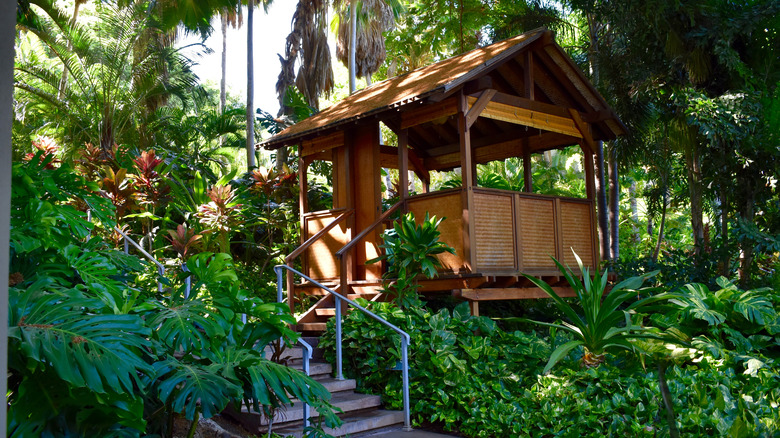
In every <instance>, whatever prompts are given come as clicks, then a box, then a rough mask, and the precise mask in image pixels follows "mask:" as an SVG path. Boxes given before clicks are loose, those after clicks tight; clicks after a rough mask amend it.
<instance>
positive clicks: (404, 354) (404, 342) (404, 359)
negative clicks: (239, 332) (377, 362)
mask: <svg viewBox="0 0 780 438" xmlns="http://www.w3.org/2000/svg"><path fill="white" fill-rule="evenodd" d="M284 269H287V270H288V272H292V273H294V274H297V275H299V276H300V277H302V278H304V279H306V280H308V281H309V282H311V283H312V284H314V285H315V286H317V287H319V288H321V289H322V290H324V291H326V292H328V293H329V294H331V295H333V298H334V301H335V304H336V379H338V380H344V374H343V372H342V363H343V360H342V352H341V349H342V336H341V301H342V300H343V301H344V302H346V303H347V304H349V305H350V306H352V307H354V308H356V309H358V310H360V311H361V312H363V313H365V314H366V315H368V316H370V317H372V318H374V319H375V320H377V321H379V322H380V323H381V324H383V325H384V326H386V327H387V328H389V329H391V330H393V331H394V332H396V333H398V334H399V335H400V336H401V370H402V371H401V372H402V377H401V378H402V383H403V402H404V430H406V431H409V430H412V426H411V418H410V406H409V343H410V342H411V337H410V336H409V334H408V333H406V332H405V331H403V330H401V329H400V328H398V327H396V326H394V325H393V324H390V323H389V322H387V321H386V320H385V319H383V318H382V317H380V316H379V315H377V314H375V313H373V312H371V311H370V310H368V309H366V308H365V307H363V306H361V305H360V304H358V303H356V302H354V301H352V300H350V299H349V298H347V297H345V296H344V295H341V294H340V293H338V292H336V291H334V290H333V289H331V288H329V287H327V286H325V285H323V284H321V283H319V282H318V281H316V280H314V279H312V278H310V277H308V276H307V275H305V274H303V273H301V272H300V271H297V270H296V269H294V268H292V267H290V266H287V265H276V266H274V271H276V278H277V299H278V300H279V302H282V296H283V293H282V275H283V274H282V270H284ZM287 292H288V294H289V293H290V291H287ZM305 408H306V405H305V404H304V409H305ZM305 412H306V411H304V415H305Z"/></svg>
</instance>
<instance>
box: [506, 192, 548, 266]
mask: <svg viewBox="0 0 780 438" xmlns="http://www.w3.org/2000/svg"><path fill="white" fill-rule="evenodd" d="M516 200H517V209H518V234H519V238H520V242H521V247H520V266H521V269H527V268H555V264H554V263H553V261H552V259H551V258H550V257H555V256H556V253H555V249H556V247H557V242H556V227H555V214H554V213H555V201H554V199H552V198H549V199H542V198H528V197H520V196H518V197H517V198H516Z"/></svg>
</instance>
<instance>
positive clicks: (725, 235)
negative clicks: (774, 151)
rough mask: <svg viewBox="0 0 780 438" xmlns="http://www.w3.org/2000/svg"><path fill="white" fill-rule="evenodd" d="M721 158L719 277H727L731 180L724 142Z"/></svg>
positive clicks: (729, 256) (729, 257) (727, 153)
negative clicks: (720, 255) (729, 187)
mask: <svg viewBox="0 0 780 438" xmlns="http://www.w3.org/2000/svg"><path fill="white" fill-rule="evenodd" d="M720 146H721V156H722V157H723V158H722V160H723V163H724V165H723V170H722V171H721V182H720V238H721V239H722V240H723V245H722V246H723V251H722V254H723V256H722V258H721V260H720V263H721V269H720V275H722V276H724V277H728V276H729V274H730V271H731V269H730V268H729V265H731V248H730V247H729V197H728V185H729V184H731V179H730V178H728V175H729V172H728V169H727V168H726V164H725V163H727V161H726V160H727V159H728V157H729V151H728V149H727V147H726V143H725V142H721V144H720Z"/></svg>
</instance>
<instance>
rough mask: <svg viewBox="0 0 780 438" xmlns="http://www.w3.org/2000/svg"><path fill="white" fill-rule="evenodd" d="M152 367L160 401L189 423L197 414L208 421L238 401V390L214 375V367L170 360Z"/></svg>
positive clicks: (239, 390)
mask: <svg viewBox="0 0 780 438" xmlns="http://www.w3.org/2000/svg"><path fill="white" fill-rule="evenodd" d="M153 367H154V371H155V372H156V373H157V377H156V381H155V383H154V387H155V391H156V393H157V394H158V396H159V397H160V400H162V401H163V402H164V403H170V405H171V408H172V409H173V411H174V412H178V413H180V414H183V415H184V417H185V418H187V419H188V420H193V419H194V418H195V413H196V412H198V411H200V413H201V414H202V415H203V417H204V418H211V417H213V416H214V415H216V414H218V413H220V412H222V410H224V409H225V407H226V406H227V404H228V403H229V402H230V401H231V400H234V399H237V398H239V397H241V387H240V386H238V385H237V384H235V383H233V382H231V381H230V380H228V379H225V378H224V377H221V376H219V375H218V374H217V373H215V372H214V369H213V368H216V367H211V368H210V367H208V366H201V365H199V364H194V363H183V362H180V361H178V360H176V359H174V358H173V357H168V358H166V359H163V360H160V361H157V362H155V363H154V365H153Z"/></svg>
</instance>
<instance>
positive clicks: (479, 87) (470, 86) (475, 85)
mask: <svg viewBox="0 0 780 438" xmlns="http://www.w3.org/2000/svg"><path fill="white" fill-rule="evenodd" d="M490 88H494V87H493V78H491V77H490V76H482V77H481V78H477V79H474V80H473V81H468V82H466V85H464V86H463V93H464V94H466V95H469V96H470V95H472V94H477V93H481V92H482V91H485V90H487V89H490Z"/></svg>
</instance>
